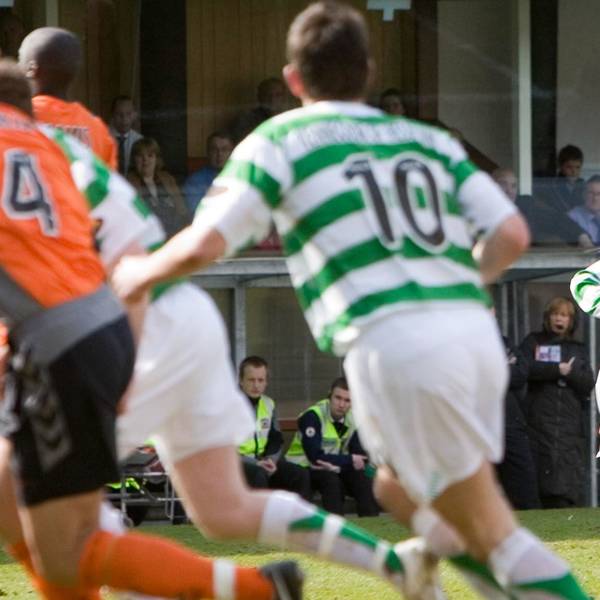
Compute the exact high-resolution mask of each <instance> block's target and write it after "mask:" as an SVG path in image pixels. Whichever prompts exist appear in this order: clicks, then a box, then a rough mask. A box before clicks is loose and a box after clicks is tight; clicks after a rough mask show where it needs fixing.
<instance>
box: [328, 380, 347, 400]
mask: <svg viewBox="0 0 600 600" xmlns="http://www.w3.org/2000/svg"><path fill="white" fill-rule="evenodd" d="M335 388H341V389H342V390H348V389H349V388H348V381H347V380H346V378H345V377H336V378H335V379H334V380H333V381H332V382H331V387H330V388H329V396H328V398H331V396H332V394H333V390H335Z"/></svg>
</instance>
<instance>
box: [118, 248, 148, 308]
mask: <svg viewBox="0 0 600 600" xmlns="http://www.w3.org/2000/svg"><path fill="white" fill-rule="evenodd" d="M146 260H147V258H146V257H144V256H125V257H123V258H122V259H121V260H120V261H119V262H118V264H117V266H116V267H115V268H114V271H113V274H112V277H111V284H112V287H113V289H114V290H115V293H116V294H117V296H118V297H119V298H120V299H121V300H123V302H139V301H140V300H142V299H143V297H144V294H145V293H146V292H147V291H148V287H149V285H148V282H147V281H146V278H145V273H144V266H145V262H146Z"/></svg>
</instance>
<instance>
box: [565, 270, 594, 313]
mask: <svg viewBox="0 0 600 600" xmlns="http://www.w3.org/2000/svg"><path fill="white" fill-rule="evenodd" d="M571 294H572V295H573V299H574V300H575V302H577V304H578V305H579V308H581V310H582V311H583V312H585V313H587V314H588V315H591V316H593V317H597V318H598V317H600V260H599V261H596V262H595V263H593V264H591V265H590V266H589V267H587V268H585V269H581V271H577V273H575V275H573V278H572V279H571Z"/></svg>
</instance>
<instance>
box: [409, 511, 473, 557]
mask: <svg viewBox="0 0 600 600" xmlns="http://www.w3.org/2000/svg"><path fill="white" fill-rule="evenodd" d="M410 525H411V528H412V530H413V531H414V532H415V533H416V534H417V535H419V536H421V537H422V538H424V539H425V543H426V545H427V550H429V551H430V552H431V553H432V554H435V555H436V556H437V557H439V558H443V557H447V556H456V555H457V554H463V553H464V552H465V551H466V545H465V543H464V542H463V540H462V538H461V537H460V535H459V534H458V532H457V531H456V530H455V529H454V528H453V527H452V526H451V525H449V524H448V523H446V521H444V520H443V519H442V517H441V516H440V515H439V514H438V513H437V512H436V511H435V510H433V509H432V508H430V507H428V506H421V507H420V508H418V509H417V510H416V511H415V512H414V513H413V516H412V517H411V520H410Z"/></svg>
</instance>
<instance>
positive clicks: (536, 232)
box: [492, 168, 593, 248]
mask: <svg viewBox="0 0 600 600" xmlns="http://www.w3.org/2000/svg"><path fill="white" fill-rule="evenodd" d="M492 178H493V179H494V181H495V182H496V183H497V184H498V185H499V186H500V187H501V188H502V190H503V191H504V193H505V194H506V195H507V196H508V197H509V198H510V199H511V200H512V201H513V202H514V203H515V204H516V205H517V208H518V209H519V211H520V212H521V213H522V214H523V216H524V217H525V219H526V220H527V224H528V225H529V229H530V231H531V237H532V240H533V243H534V244H535V245H543V244H553V243H554V244H564V243H567V244H578V245H579V246H580V247H581V248H591V247H593V243H592V240H591V239H590V237H589V236H588V235H587V234H586V233H585V231H584V230H583V229H582V228H581V227H580V226H579V225H578V224H577V223H575V222H574V221H572V220H571V219H565V218H564V213H561V212H558V211H557V210H556V209H555V208H552V207H550V206H547V205H546V204H545V203H544V202H542V201H541V200H540V199H539V198H536V197H534V196H529V195H519V194H518V181H517V177H516V176H515V173H514V171H512V170H511V169H506V168H498V169H496V170H495V171H494V172H493V173H492Z"/></svg>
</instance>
